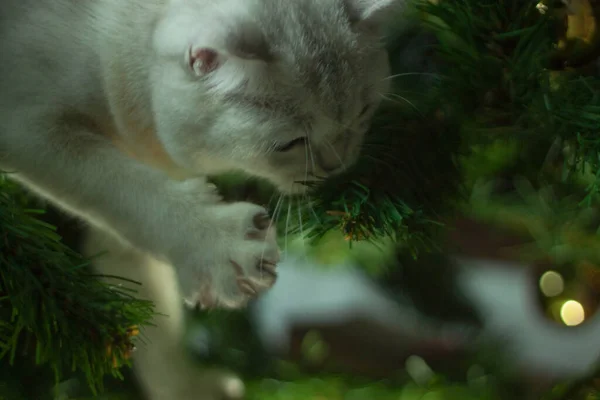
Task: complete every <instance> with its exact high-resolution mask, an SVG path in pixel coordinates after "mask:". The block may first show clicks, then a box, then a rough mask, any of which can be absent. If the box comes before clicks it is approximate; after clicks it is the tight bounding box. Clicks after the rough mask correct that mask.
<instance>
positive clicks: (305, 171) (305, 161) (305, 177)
mask: <svg viewBox="0 0 600 400" xmlns="http://www.w3.org/2000/svg"><path fill="white" fill-rule="evenodd" d="M304 157H305V160H304V182H306V181H308V146H304Z"/></svg>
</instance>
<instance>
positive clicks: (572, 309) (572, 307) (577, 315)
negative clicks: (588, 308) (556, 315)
mask: <svg viewBox="0 0 600 400" xmlns="http://www.w3.org/2000/svg"><path fill="white" fill-rule="evenodd" d="M560 317H561V318H562V320H563V322H564V323H565V325H567V326H577V325H579V324H581V323H582V322H583V321H584V320H585V310H584V309H583V306H582V305H581V303H579V302H578V301H575V300H569V301H566V302H565V303H564V304H563V305H562V307H561V308H560Z"/></svg>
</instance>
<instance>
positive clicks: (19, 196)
mask: <svg viewBox="0 0 600 400" xmlns="http://www.w3.org/2000/svg"><path fill="white" fill-rule="evenodd" d="M23 198H24V197H23V193H22V192H21V191H20V189H19V188H18V187H17V186H16V185H15V184H13V183H12V182H10V181H9V180H8V179H6V177H2V178H1V180H0V310H1V311H2V312H1V313H0V359H1V358H6V359H8V361H9V362H10V363H11V364H13V363H14V362H15V361H16V359H17V358H18V357H32V358H33V359H34V361H35V363H36V364H47V365H49V366H50V367H51V368H52V370H53V371H54V374H55V379H56V380H57V381H58V380H59V379H61V378H62V377H63V376H64V375H65V374H66V373H68V372H69V371H81V372H83V373H84V374H85V376H86V379H87V382H88V384H89V385H90V387H91V388H92V390H93V391H94V393H96V392H97V391H98V390H101V389H102V379H103V377H104V376H105V375H107V374H110V375H114V376H120V373H119V368H120V367H121V366H123V365H128V364H129V361H128V358H129V355H130V352H131V351H132V346H133V341H134V338H135V336H136V335H137V333H138V330H137V327H138V326H140V325H143V324H146V323H148V321H149V320H150V318H151V317H152V313H153V306H152V304H150V303H149V302H146V301H141V300H137V299H134V298H133V297H132V296H131V294H129V293H126V292H124V291H123V290H120V289H118V288H114V287H109V286H108V285H105V284H103V283H101V282H100V281H99V280H98V279H96V277H95V276H93V275H91V274H90V272H89V271H88V268H87V266H88V263H89V260H86V259H84V258H82V257H81V256H80V255H79V254H77V253H76V252H74V251H73V250H71V249H70V248H68V247H67V246H66V245H65V244H63V243H62V242H61V238H60V236H59V235H58V234H57V233H56V232H55V230H54V228H53V227H52V226H50V225H48V224H47V223H45V222H43V221H42V220H40V219H39V218H38V217H39V215H40V214H42V213H43V212H42V211H41V210H37V209H28V208H27V204H26V202H25V201H24V200H23Z"/></svg>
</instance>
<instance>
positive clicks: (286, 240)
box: [284, 201, 292, 259]
mask: <svg viewBox="0 0 600 400" xmlns="http://www.w3.org/2000/svg"><path fill="white" fill-rule="evenodd" d="M291 213H292V202H291V201H288V212H287V218H286V220H285V239H284V240H285V247H284V253H285V258H286V259H287V257H288V236H289V232H290V215H291Z"/></svg>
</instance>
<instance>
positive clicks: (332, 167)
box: [315, 145, 345, 175]
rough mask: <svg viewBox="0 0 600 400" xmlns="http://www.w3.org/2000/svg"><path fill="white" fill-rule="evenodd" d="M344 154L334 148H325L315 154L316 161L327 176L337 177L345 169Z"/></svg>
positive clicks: (330, 146) (331, 146)
mask: <svg viewBox="0 0 600 400" xmlns="http://www.w3.org/2000/svg"><path fill="white" fill-rule="evenodd" d="M343 157H344V154H342V152H340V151H339V150H338V149H336V148H335V147H334V145H329V146H325V148H323V149H320V150H319V151H317V152H316V154H315V159H316V160H315V161H316V162H317V165H318V166H319V168H320V169H321V171H322V172H323V173H325V174H327V175H335V174H338V173H340V172H342V171H343V170H344V169H345V163H344V159H343Z"/></svg>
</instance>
